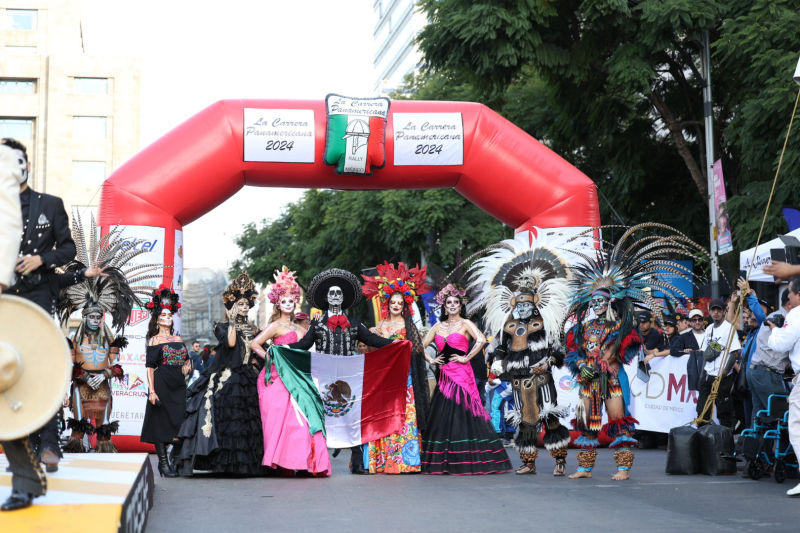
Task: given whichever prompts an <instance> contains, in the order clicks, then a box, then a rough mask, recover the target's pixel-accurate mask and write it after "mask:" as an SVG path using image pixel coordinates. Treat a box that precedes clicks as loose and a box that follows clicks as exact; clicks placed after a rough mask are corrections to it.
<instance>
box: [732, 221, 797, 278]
mask: <svg viewBox="0 0 800 533" xmlns="http://www.w3.org/2000/svg"><path fill="white" fill-rule="evenodd" d="M786 235H788V236H792V237H796V238H799V239H800V229H796V230H794V231H790V232H789V233H787V234H786ZM785 247H786V245H785V244H784V243H783V241H781V240H780V239H772V240H771V241H767V242H765V243H763V244H759V245H758V248H757V249H756V250H755V252H756V253H755V257H754V255H753V249H752V248H749V249H747V250H745V251H743V252H739V270H745V271H750V278H749V279H750V281H766V282H768V283H772V282H774V281H775V278H773V277H772V276H770V275H768V274H764V270H763V269H764V265H767V264H769V262H770V261H771V255H770V250H772V249H780V250H783V249H784V248H785ZM751 265H752V270H750V267H751Z"/></svg>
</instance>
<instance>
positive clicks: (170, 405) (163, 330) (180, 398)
mask: <svg viewBox="0 0 800 533" xmlns="http://www.w3.org/2000/svg"><path fill="white" fill-rule="evenodd" d="M147 307H148V309H150V313H151V316H150V325H149V326H148V330H147V356H146V362H145V365H146V366H147V384H148V389H149V394H148V396H147V406H146V407H145V411H144V422H143V423H142V437H141V440H142V442H150V443H152V444H154V445H155V447H156V454H158V473H159V474H161V475H162V476H167V477H175V476H177V475H178V474H177V472H175V469H174V468H173V467H172V465H170V464H169V460H168V458H167V453H166V446H167V445H168V444H169V443H171V442H172V440H173V439H174V438H175V437H176V436H177V434H178V429H179V428H180V425H181V421H183V414H184V411H185V410H186V382H185V380H184V375H185V374H188V373H189V372H191V370H192V366H191V361H190V359H189V353H188V352H187V351H186V346H185V345H184V344H183V339H181V338H180V337H178V336H177V335H173V333H174V332H175V331H174V328H173V323H172V313H173V312H176V311H177V310H178V309H179V308H180V304H179V303H178V295H177V294H176V293H174V292H172V291H171V290H170V289H168V288H164V287H163V286H162V287H161V288H160V289H158V290H156V291H155V292H154V293H153V301H151V302H150V303H148V304H147Z"/></svg>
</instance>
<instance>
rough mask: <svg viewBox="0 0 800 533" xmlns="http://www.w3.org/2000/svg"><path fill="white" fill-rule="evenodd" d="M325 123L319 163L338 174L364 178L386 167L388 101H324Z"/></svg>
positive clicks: (334, 96) (342, 98)
mask: <svg viewBox="0 0 800 533" xmlns="http://www.w3.org/2000/svg"><path fill="white" fill-rule="evenodd" d="M325 108H326V110H327V115H328V120H327V127H326V130H325V153H324V154H323V157H322V161H323V162H324V163H325V164H326V165H333V166H335V167H336V172H338V173H339V174H360V175H363V176H368V175H370V174H372V169H373V168H381V167H383V166H384V165H385V164H386V143H385V139H386V118H387V117H388V116H389V99H388V98H350V97H347V96H340V95H338V94H329V95H328V96H326V97H325Z"/></svg>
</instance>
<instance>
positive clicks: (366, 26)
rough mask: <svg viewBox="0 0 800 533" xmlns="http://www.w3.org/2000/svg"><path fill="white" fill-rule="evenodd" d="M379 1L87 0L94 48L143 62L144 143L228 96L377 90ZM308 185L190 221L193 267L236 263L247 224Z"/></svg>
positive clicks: (187, 246) (252, 192)
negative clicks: (238, 242)
mask: <svg viewBox="0 0 800 533" xmlns="http://www.w3.org/2000/svg"><path fill="white" fill-rule="evenodd" d="M372 4H373V1H372V0H337V1H330V0H327V1H326V0H292V1H291V2H277V1H271V0H250V1H247V0H227V1H225V2H197V1H196V0H194V1H187V0H161V1H158V2H157V1H154V0H139V1H137V2H130V1H120V0H82V1H81V7H82V15H83V16H82V21H83V35H84V45H85V49H86V52H87V53H90V54H98V55H104V54H108V55H122V56H132V57H139V58H140V59H141V61H142V117H141V128H142V135H141V146H142V148H144V147H145V146H147V145H149V144H150V143H152V142H154V141H155V140H156V139H158V138H159V137H160V136H162V135H163V134H165V133H167V132H169V131H170V130H171V129H173V128H174V127H175V126H177V125H178V124H180V123H181V122H183V121H184V120H186V119H187V118H189V117H191V116H193V115H194V114H196V113H197V112H199V111H201V110H202V109H204V108H205V107H207V106H209V105H211V104H212V103H214V102H216V101H217V100H222V99H228V98H264V99H273V98H278V99H279V98H291V99H319V100H322V99H324V97H325V95H326V94H328V93H330V92H336V93H339V94H345V95H349V96H359V97H364V96H372V87H373V83H374V78H375V73H374V70H373V66H372V57H373V54H374V50H375V44H374V43H373V41H372V32H373V29H374V27H375V23H376V21H377V19H376V17H375V15H374V13H373V11H372ZM301 194H302V189H274V188H258V187H246V188H244V189H242V190H241V191H239V192H238V193H237V194H236V195H234V196H233V197H232V198H230V199H228V200H227V201H226V202H225V203H223V204H222V205H221V206H219V207H218V208H216V209H214V210H213V211H211V212H209V213H208V214H206V215H205V216H203V217H201V218H200V219H198V220H196V221H195V222H192V223H191V224H189V225H187V226H186V227H184V252H185V256H184V257H185V263H184V266H185V267H187V268H192V267H212V268H226V267H227V266H228V265H229V264H230V263H231V262H232V261H233V259H235V258H236V257H237V256H238V254H239V249H238V248H237V247H236V245H235V244H234V243H233V239H234V238H235V236H236V235H237V234H238V233H239V232H240V231H241V228H242V226H243V225H244V224H246V223H247V222H254V221H260V220H262V219H264V218H267V219H271V218H274V217H276V216H277V215H278V214H279V212H280V208H281V206H283V205H285V204H287V203H289V202H292V201H294V200H296V199H298V198H299V197H300V195H301Z"/></svg>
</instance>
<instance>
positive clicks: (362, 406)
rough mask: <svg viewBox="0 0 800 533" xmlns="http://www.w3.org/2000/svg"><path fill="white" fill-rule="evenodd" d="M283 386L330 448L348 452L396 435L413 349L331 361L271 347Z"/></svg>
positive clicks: (406, 346)
mask: <svg viewBox="0 0 800 533" xmlns="http://www.w3.org/2000/svg"><path fill="white" fill-rule="evenodd" d="M270 356H271V357H272V361H273V362H274V363H275V368H276V370H277V371H278V375H280V377H281V380H282V381H283V384H284V385H285V386H286V389H287V390H288V391H289V394H290V395H291V396H292V398H293V399H294V401H295V403H296V404H297V406H298V407H299V408H300V410H301V411H302V412H303V414H304V415H305V417H306V419H307V420H308V425H309V431H310V433H311V434H312V435H313V434H314V433H316V432H317V431H323V432H324V434H325V438H326V440H327V442H328V447H329V448H349V447H351V446H357V445H359V444H363V443H365V442H370V441H373V440H375V439H378V438H381V437H385V436H387V435H391V434H392V433H397V432H398V431H399V430H400V429H401V427H402V425H403V414H404V412H405V403H406V384H407V382H408V370H409V366H410V364H411V343H410V342H409V341H402V342H395V343H392V344H390V345H388V346H384V347H383V348H379V349H377V350H375V351H374V352H370V353H368V354H358V355H350V356H339V355H330V354H324V353H317V352H308V351H305V350H294V349H291V348H287V347H285V346H272V347H271V348H270Z"/></svg>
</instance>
